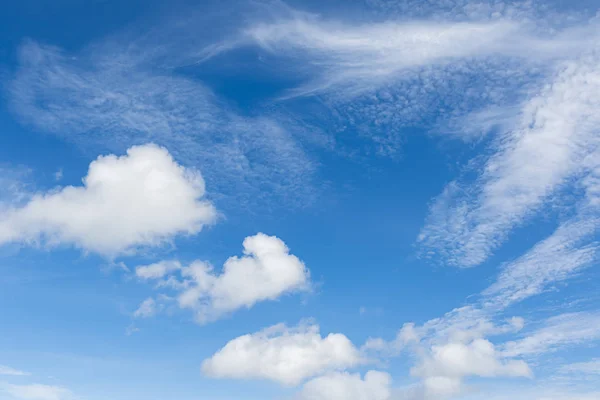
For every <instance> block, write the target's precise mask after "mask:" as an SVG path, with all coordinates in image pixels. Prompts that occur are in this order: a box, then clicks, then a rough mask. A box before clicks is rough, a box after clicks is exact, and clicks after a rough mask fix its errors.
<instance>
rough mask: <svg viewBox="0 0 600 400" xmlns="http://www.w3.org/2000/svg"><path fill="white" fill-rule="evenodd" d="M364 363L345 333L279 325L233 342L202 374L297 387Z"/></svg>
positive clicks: (203, 368) (306, 326) (215, 356)
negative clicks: (320, 376) (266, 380)
mask: <svg viewBox="0 0 600 400" xmlns="http://www.w3.org/2000/svg"><path fill="white" fill-rule="evenodd" d="M361 362H362V359H361V355H360V352H359V350H358V349H357V348H356V347H354V345H353V344H352V342H351V341H350V340H349V339H348V338H347V337H346V336H344V335H342V334H339V333H330V334H329V335H327V336H325V337H322V336H321V334H320V333H319V327H318V326H317V325H299V326H297V327H294V328H288V327H287V326H285V325H283V324H279V325H275V326H272V327H270V328H267V329H265V330H262V331H259V332H256V333H253V334H248V335H244V336H240V337H238V338H235V339H233V340H231V341H230V342H228V343H227V344H226V345H225V346H224V347H223V348H222V349H221V350H219V351H218V352H217V353H215V354H214V355H213V356H212V357H211V358H209V359H207V360H205V361H204V362H203V363H202V372H203V373H204V374H205V375H207V376H210V377H213V378H235V379H268V380H272V381H276V382H279V383H281V384H283V385H289V386H295V385H298V384H299V383H301V382H302V381H303V380H305V379H307V378H310V377H313V376H316V375H320V374H323V373H327V372H328V371H334V370H340V369H345V368H350V367H354V366H357V365H359V364H360V363H361ZM376 377H377V375H376V376H374V377H373V378H374V379H375V380H377V378H376ZM322 383H323V381H319V382H317V383H314V384H313V385H312V387H313V388H316V387H319V386H321V385H322Z"/></svg>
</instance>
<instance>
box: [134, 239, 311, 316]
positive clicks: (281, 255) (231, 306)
mask: <svg viewBox="0 0 600 400" xmlns="http://www.w3.org/2000/svg"><path fill="white" fill-rule="evenodd" d="M243 247H244V255H243V256H242V257H230V258H229V259H227V260H226V261H225V263H224V264H223V269H222V272H221V273H218V272H216V271H215V270H214V268H213V267H212V266H211V265H210V264H208V263H206V262H203V261H194V262H192V263H191V264H190V265H189V266H182V265H181V264H180V263H179V262H176V261H167V262H160V263H156V264H151V265H147V266H139V267H137V268H136V270H135V273H136V275H137V277H138V278H140V279H143V280H149V281H156V282H157V283H158V287H159V288H170V289H171V290H174V291H175V292H176V293H177V295H176V300H177V304H178V305H179V307H181V308H184V309H191V310H193V311H194V313H195V315H196V320H197V321H198V322H200V323H205V322H209V321H212V320H214V319H217V318H219V317H220V316H222V315H224V314H227V313H230V312H232V311H234V310H237V309H239V308H250V307H252V306H254V305H255V304H256V303H258V302H261V301H265V300H275V299H277V298H279V297H280V296H282V295H284V294H286V293H293V292H298V291H305V290H308V289H309V288H310V273H309V270H308V269H307V268H306V266H305V265H304V263H303V262H302V261H301V260H300V259H299V258H298V257H296V256H295V255H293V254H290V252H289V249H288V247H287V246H286V245H285V243H284V242H283V241H282V240H281V239H279V238H277V237H275V236H268V235H265V234H263V233H258V234H256V235H254V236H249V237H247V238H246V239H244V243H243ZM154 312H155V302H154V300H152V299H148V300H146V301H144V303H143V304H142V305H141V306H140V308H139V309H138V310H137V311H136V314H137V316H142V317H147V316H151V315H153V314H154Z"/></svg>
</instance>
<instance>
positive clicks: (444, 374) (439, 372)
mask: <svg viewBox="0 0 600 400" xmlns="http://www.w3.org/2000/svg"><path fill="white" fill-rule="evenodd" d="M411 374H412V375H414V376H419V377H425V378H427V379H431V378H440V379H443V380H447V379H454V380H456V381H458V382H460V379H462V378H463V377H467V376H480V377H496V376H511V377H519V376H520V377H531V376H532V373H531V370H530V369H529V366H528V365H527V364H526V363H525V362H524V361H522V360H509V361H501V360H500V354H498V353H497V352H496V349H495V346H494V345H493V344H492V343H491V342H490V341H488V340H485V339H475V340H473V341H471V342H468V343H460V342H451V343H447V344H444V345H441V346H438V345H434V346H433V347H432V349H431V355H430V356H428V357H426V358H425V359H423V360H422V361H421V362H420V364H418V365H417V366H415V367H413V368H412V369H411ZM427 379H426V380H425V386H427V385H428V382H427ZM438 381H439V379H438V380H436V382H438Z"/></svg>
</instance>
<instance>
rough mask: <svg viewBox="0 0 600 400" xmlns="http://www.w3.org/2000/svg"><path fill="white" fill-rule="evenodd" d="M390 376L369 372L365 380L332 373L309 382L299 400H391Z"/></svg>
mask: <svg viewBox="0 0 600 400" xmlns="http://www.w3.org/2000/svg"><path fill="white" fill-rule="evenodd" d="M391 382H392V379H391V377H390V375H389V374H387V373H385V372H380V371H369V372H367V373H366V374H365V377H364V379H363V378H361V376H360V374H350V373H348V372H332V373H329V374H327V375H324V376H320V377H318V378H315V379H313V380H311V381H309V382H307V383H306V384H305V385H304V387H303V388H302V391H301V392H300V395H299V396H298V400H389V399H391V387H390V386H391Z"/></svg>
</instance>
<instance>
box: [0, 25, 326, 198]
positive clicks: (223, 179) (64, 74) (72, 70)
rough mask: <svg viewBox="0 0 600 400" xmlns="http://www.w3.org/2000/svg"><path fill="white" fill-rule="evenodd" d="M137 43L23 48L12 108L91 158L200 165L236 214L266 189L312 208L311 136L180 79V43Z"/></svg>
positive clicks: (12, 85) (30, 44) (289, 121)
mask: <svg viewBox="0 0 600 400" xmlns="http://www.w3.org/2000/svg"><path fill="white" fill-rule="evenodd" d="M162 28H163V29H165V30H168V29H170V27H169V25H168V24H166V25H165V26H163V27H162ZM131 36H133V38H132V37H131ZM138 36H139V37H136V36H135V35H131V34H129V35H125V34H123V35H122V37H121V36H119V37H117V38H116V39H115V38H113V39H112V40H105V41H101V42H97V43H91V44H90V45H89V46H87V47H86V48H84V49H83V50H81V51H80V52H79V53H77V54H69V53H67V52H66V51H64V50H63V49H60V48H58V47H54V46H49V45H44V44H40V43H37V42H34V41H26V42H24V44H23V45H22V46H21V48H20V51H19V65H18V67H17V69H16V71H15V72H14V74H13V76H12V80H11V81H10V82H9V83H8V84H7V90H8V99H9V104H10V107H11V109H12V110H13V112H14V113H15V114H16V115H17V116H18V117H19V119H20V120H21V121H22V122H23V123H24V124H26V125H28V126H33V127H34V128H35V129H37V130H40V131H43V132H51V133H54V134H56V135H59V136H61V137H63V138H65V139H67V140H69V141H73V142H75V143H77V144H79V145H81V146H82V147H83V148H84V149H86V150H88V151H94V152H95V151H97V149H98V148H100V149H102V151H106V150H108V151H113V152H121V151H123V150H124V149H126V148H128V147H130V146H132V145H136V144H140V143H147V142H150V141H151V142H154V143H157V144H159V145H163V146H166V147H167V148H169V150H170V151H171V152H172V153H173V154H174V155H175V156H176V157H177V159H179V160H182V161H183V162H185V163H186V164H193V165H201V167H202V170H203V173H204V175H205V178H206V179H207V182H208V184H209V185H210V187H211V188H212V191H213V193H215V195H221V197H222V199H223V201H226V200H228V199H230V198H231V197H235V203H236V204H237V205H238V207H239V206H240V204H242V205H243V204H245V203H248V204H250V203H252V204H254V202H255V201H256V200H257V199H258V198H261V197H262V198H263V200H264V201H265V202H266V200H267V199H268V197H267V196H266V195H265V193H264V189H265V188H268V189H269V192H270V194H271V195H272V196H273V195H275V196H283V197H287V195H288V194H289V193H290V192H293V193H294V195H293V196H292V197H290V201H291V199H296V200H297V201H299V202H306V201H310V199H311V196H312V193H313V189H312V187H311V186H310V181H311V177H312V173H313V171H314V169H315V165H314V163H313V161H312V160H311V159H310V157H308V156H307V154H306V152H305V151H304V148H303V145H302V144H301V143H300V142H299V141H298V140H297V138H298V137H302V136H300V134H302V135H303V136H309V135H308V134H306V135H304V133H305V132H304V131H303V128H302V127H301V126H300V125H299V124H297V123H295V122H294V120H293V118H287V117H286V116H285V115H283V114H282V115H279V116H277V118H275V117H272V116H270V115H268V113H263V114H261V115H257V116H244V115H240V114H239V113H238V112H236V110H235V109H234V108H233V107H232V105H229V104H228V103H227V102H225V101H223V100H222V99H220V98H219V97H218V96H216V95H215V94H214V93H213V92H212V91H211V90H210V89H209V88H208V87H207V86H206V85H205V84H204V83H203V82H202V81H200V80H199V79H195V78H194V77H193V76H190V75H189V74H185V73H181V71H180V70H179V69H178V68H179V67H180V66H184V65H185V64H186V63H187V62H189V61H190V59H189V56H190V55H189V54H188V51H190V50H189V49H187V50H186V51H185V52H184V53H183V54H180V53H177V51H178V50H182V49H181V44H180V43H168V42H167V43H164V42H163V41H162V40H166V39H165V37H161V38H160V40H159V38H155V39H156V40H155V41H151V40H150V41H149V40H148V39H147V37H146V36H150V37H152V35H144V33H143V32H142V33H140V34H139V35H138ZM140 37H141V38H140ZM142 38H143V39H142ZM167 38H168V36H167ZM172 52H173V53H172ZM174 60H179V61H178V63H176V64H172V63H173V62H174ZM258 188H261V190H258Z"/></svg>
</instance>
